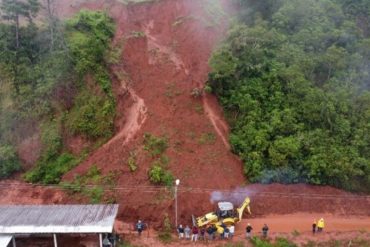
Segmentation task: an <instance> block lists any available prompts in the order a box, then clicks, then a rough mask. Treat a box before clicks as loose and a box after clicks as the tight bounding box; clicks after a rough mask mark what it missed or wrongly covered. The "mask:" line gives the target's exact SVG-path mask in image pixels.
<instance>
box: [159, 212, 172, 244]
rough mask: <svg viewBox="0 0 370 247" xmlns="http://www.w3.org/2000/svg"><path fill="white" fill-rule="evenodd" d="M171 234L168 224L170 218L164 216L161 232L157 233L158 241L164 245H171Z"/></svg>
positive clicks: (170, 227)
mask: <svg viewBox="0 0 370 247" xmlns="http://www.w3.org/2000/svg"><path fill="white" fill-rule="evenodd" d="M171 232H172V226H171V223H170V218H169V217H168V215H167V214H166V215H165V216H164V220H163V227H162V230H161V231H160V232H159V233H158V238H159V240H160V241H162V242H163V243H166V244H168V243H171V242H172V234H171Z"/></svg>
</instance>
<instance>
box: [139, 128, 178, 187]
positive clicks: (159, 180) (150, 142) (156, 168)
mask: <svg viewBox="0 0 370 247" xmlns="http://www.w3.org/2000/svg"><path fill="white" fill-rule="evenodd" d="M167 148H168V141H167V138H166V137H157V136H154V135H152V134H149V133H145V134H144V150H146V151H148V152H149V153H150V155H151V157H152V158H155V160H154V161H153V162H152V166H151V167H150V170H149V173H148V176H149V180H150V181H151V182H152V183H154V184H164V185H167V186H169V187H170V186H172V185H173V181H174V177H173V175H172V173H171V172H170V171H169V170H168V169H167V168H168V164H169V161H170V159H169V158H168V156H166V155H164V154H163V153H164V152H165V151H166V149H167Z"/></svg>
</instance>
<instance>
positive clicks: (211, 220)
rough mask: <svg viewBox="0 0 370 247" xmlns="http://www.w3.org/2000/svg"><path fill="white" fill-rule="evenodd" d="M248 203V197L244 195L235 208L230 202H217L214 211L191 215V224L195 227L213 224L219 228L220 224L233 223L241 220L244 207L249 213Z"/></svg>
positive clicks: (227, 224)
mask: <svg viewBox="0 0 370 247" xmlns="http://www.w3.org/2000/svg"><path fill="white" fill-rule="evenodd" d="M249 204H250V198H249V197H246V198H245V199H244V201H243V203H242V204H241V205H240V207H239V208H237V209H234V205H233V204H232V203H231V202H219V203H218V204H217V205H218V208H217V210H216V212H211V213H208V214H206V215H204V216H201V217H198V218H195V217H194V216H193V225H195V226H197V227H206V226H209V225H214V226H216V228H220V227H221V226H222V225H226V226H229V225H234V224H235V223H237V222H239V221H241V220H242V217H243V212H244V210H245V208H247V211H248V213H249V214H251V211H250V207H249Z"/></svg>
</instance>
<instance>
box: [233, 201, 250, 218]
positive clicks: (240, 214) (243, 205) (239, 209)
mask: <svg viewBox="0 0 370 247" xmlns="http://www.w3.org/2000/svg"><path fill="white" fill-rule="evenodd" d="M250 202H251V199H250V198H249V197H246V198H245V199H244V202H243V204H242V205H240V207H239V208H237V209H236V211H237V212H238V218H239V221H241V220H242V217H243V213H244V210H245V208H247V210H248V213H249V214H252V213H251V209H250V207H249V204H250Z"/></svg>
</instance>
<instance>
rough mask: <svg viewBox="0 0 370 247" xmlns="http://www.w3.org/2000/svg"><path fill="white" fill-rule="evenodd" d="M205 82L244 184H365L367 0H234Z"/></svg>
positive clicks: (369, 163) (368, 161)
mask: <svg viewBox="0 0 370 247" xmlns="http://www.w3.org/2000/svg"><path fill="white" fill-rule="evenodd" d="M237 4H238V5H239V6H238V9H239V13H238V19H237V20H236V21H235V23H234V24H233V25H232V27H231V30H230V31H229V33H228V37H227V38H226V40H225V41H224V43H223V44H222V46H221V47H220V48H219V49H218V50H217V51H215V52H214V54H213V57H212V58H211V60H210V64H211V67H212V72H211V73H210V74H209V85H210V86H211V88H212V91H213V93H215V94H216V95H217V96H218V98H219V101H220V102H221V104H222V105H223V107H224V110H225V112H226V115H227V119H228V121H229V123H230V125H231V132H232V133H231V136H230V142H231V145H232V147H233V151H234V152H235V153H236V154H238V155H239V156H240V157H241V159H242V160H243V162H244V172H245V174H246V176H247V178H248V179H249V180H250V181H251V182H262V183H271V182H281V183H299V182H304V183H311V184H318V185H333V186H336V187H339V188H345V189H348V190H354V191H367V192H369V189H370V91H369V90H370V74H369V73H370V61H369V58H370V18H369V16H370V2H369V1H366V0H360V1H351V0H266V1H258V0H238V1H237Z"/></svg>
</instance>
